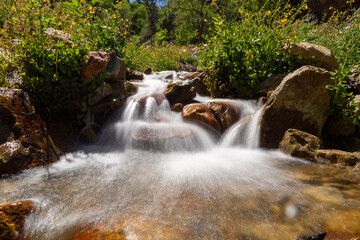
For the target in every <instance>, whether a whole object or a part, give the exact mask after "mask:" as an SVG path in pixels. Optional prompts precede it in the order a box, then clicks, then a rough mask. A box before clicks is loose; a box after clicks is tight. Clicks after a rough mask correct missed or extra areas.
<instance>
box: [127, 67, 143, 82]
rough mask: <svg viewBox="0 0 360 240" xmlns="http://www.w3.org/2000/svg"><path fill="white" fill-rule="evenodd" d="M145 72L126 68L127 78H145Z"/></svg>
mask: <svg viewBox="0 0 360 240" xmlns="http://www.w3.org/2000/svg"><path fill="white" fill-rule="evenodd" d="M143 79H144V73H142V72H139V71H136V70H132V69H130V68H126V80H143Z"/></svg>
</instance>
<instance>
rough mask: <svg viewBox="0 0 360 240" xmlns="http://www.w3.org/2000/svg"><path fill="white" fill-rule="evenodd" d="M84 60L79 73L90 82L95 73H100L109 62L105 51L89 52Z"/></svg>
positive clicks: (108, 56)
mask: <svg viewBox="0 0 360 240" xmlns="http://www.w3.org/2000/svg"><path fill="white" fill-rule="evenodd" d="M87 56H88V57H87V59H86V60H85V62H84V65H83V69H82V73H81V75H82V76H83V77H84V78H85V79H86V80H87V81H88V82H92V81H93V80H94V79H95V77H96V75H98V74H99V73H101V72H102V71H103V70H104V69H105V68H106V66H107V64H108V63H109V62H110V59H111V57H110V55H109V54H108V53H107V52H89V53H88V55H87Z"/></svg>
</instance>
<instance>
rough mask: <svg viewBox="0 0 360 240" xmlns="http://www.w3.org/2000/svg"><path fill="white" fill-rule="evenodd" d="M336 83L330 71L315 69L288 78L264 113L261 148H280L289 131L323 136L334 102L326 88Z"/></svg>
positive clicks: (298, 71) (271, 97)
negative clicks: (293, 130) (331, 105)
mask: <svg viewBox="0 0 360 240" xmlns="http://www.w3.org/2000/svg"><path fill="white" fill-rule="evenodd" d="M332 83H333V81H332V80H331V77H330V74H329V72H328V71H326V70H325V69H322V68H318V67H314V66H303V67H301V68H299V69H298V70H296V71H294V72H292V73H290V74H289V75H288V76H286V77H285V79H284V80H283V81H282V82H281V84H280V85H279V86H278V87H277V88H276V89H275V91H274V92H273V93H272V94H271V96H270V98H269V100H268V102H267V103H266V105H265V107H264V110H263V112H262V116H261V118H260V128H261V146H262V147H272V148H277V147H278V146H279V143H280V141H281V139H282V138H283V136H284V134H285V132H286V130H288V129H289V128H295V129H298V130H302V131H304V132H308V133H311V134H314V135H316V136H320V135H321V131H322V128H323V125H324V123H325V121H326V119H327V117H328V115H327V110H328V109H329V107H330V102H331V94H330V92H329V91H328V90H327V89H326V88H325V86H326V85H329V84H332Z"/></svg>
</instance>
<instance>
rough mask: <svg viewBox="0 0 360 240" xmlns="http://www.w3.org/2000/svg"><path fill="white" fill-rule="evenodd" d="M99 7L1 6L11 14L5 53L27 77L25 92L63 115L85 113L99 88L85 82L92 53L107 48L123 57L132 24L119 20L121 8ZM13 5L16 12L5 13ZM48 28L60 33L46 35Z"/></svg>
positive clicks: (45, 2) (44, 2)
mask: <svg viewBox="0 0 360 240" xmlns="http://www.w3.org/2000/svg"><path fill="white" fill-rule="evenodd" d="M96 2H98V1H93V2H89V3H88V2H86V1H85V0H82V1H78V0H72V1H71V2H70V1H61V2H54V3H50V1H49V0H41V1H40V0H19V1H16V2H15V3H14V2H13V1H11V0H6V3H5V4H4V5H0V10H1V11H2V10H4V12H5V15H4V16H5V17H6V16H7V14H8V16H10V14H11V17H8V18H3V17H1V21H0V22H2V23H3V25H2V30H1V35H0V40H1V41H0V44H1V46H0V48H3V49H7V51H9V52H11V53H13V54H14V55H15V56H16V58H15V59H13V61H14V62H15V64H16V65H17V68H18V70H19V71H21V72H22V75H23V81H24V82H23V86H22V87H23V88H25V89H26V90H27V91H28V92H29V93H30V94H31V95H32V96H33V97H34V98H35V99H36V100H37V101H40V102H43V103H45V104H46V106H47V107H48V108H49V109H50V110H57V111H62V112H64V113H76V112H78V111H79V110H82V108H83V105H84V102H85V101H86V98H87V96H88V94H89V93H90V92H91V91H92V90H93V89H94V88H95V87H96V84H97V83H98V81H94V82H93V83H92V84H87V83H86V82H85V81H84V79H82V77H81V68H82V64H83V62H84V59H85V57H86V53H87V52H89V51H97V50H99V49H103V50H108V51H115V52H116V53H117V54H118V55H119V56H122V48H123V46H124V44H125V40H126V35H127V22H128V20H127V19H125V18H122V17H121V16H119V15H117V14H118V12H121V10H122V3H121V2H120V3H118V4H113V5H112V8H111V9H104V8H102V7H99V6H97V5H96ZM9 5H10V6H12V7H11V9H10V11H11V13H9V12H8V11H7V10H5V8H7V9H8V7H7V6H9ZM47 28H55V29H58V30H59V31H58V32H57V33H56V35H57V36H50V35H48V34H45V31H46V29H47ZM70 38H71V39H70ZM12 39H20V40H21V44H18V45H16V44H12ZM5 65H6V64H4V63H2V62H0V74H2V75H4V74H6V71H5V70H6V66H5ZM4 69H5V70H4ZM101 76H103V75H101ZM0 77H1V76H0ZM1 79H3V78H1ZM5 84H6V83H5V82H2V83H1V85H5Z"/></svg>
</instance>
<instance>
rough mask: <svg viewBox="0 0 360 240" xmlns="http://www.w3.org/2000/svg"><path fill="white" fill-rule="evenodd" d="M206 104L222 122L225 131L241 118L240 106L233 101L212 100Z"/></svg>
mask: <svg viewBox="0 0 360 240" xmlns="http://www.w3.org/2000/svg"><path fill="white" fill-rule="evenodd" d="M206 106H207V107H208V109H209V110H210V112H211V113H212V114H213V115H214V117H215V118H216V120H217V121H218V122H219V123H220V125H221V129H222V131H223V132H224V131H225V130H226V129H228V128H229V127H230V126H232V125H233V124H234V123H236V122H237V121H239V119H240V111H239V108H238V107H237V106H236V105H235V104H233V103H231V102H225V101H211V102H208V103H207V104H206Z"/></svg>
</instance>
